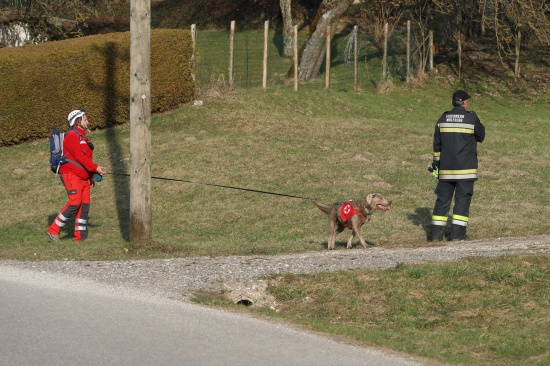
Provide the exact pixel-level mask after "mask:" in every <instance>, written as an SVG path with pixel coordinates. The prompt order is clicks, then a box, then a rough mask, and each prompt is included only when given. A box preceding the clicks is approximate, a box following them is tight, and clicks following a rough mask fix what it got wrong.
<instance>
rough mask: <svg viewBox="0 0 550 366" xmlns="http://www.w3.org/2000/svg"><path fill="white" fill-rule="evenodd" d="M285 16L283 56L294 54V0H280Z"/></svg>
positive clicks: (282, 12)
mask: <svg viewBox="0 0 550 366" xmlns="http://www.w3.org/2000/svg"><path fill="white" fill-rule="evenodd" d="M280 4H281V14H282V16H283V55H284V56H289V57H290V56H292V55H293V53H294V24H292V0H280Z"/></svg>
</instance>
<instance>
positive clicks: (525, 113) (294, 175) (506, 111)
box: [0, 81, 550, 259]
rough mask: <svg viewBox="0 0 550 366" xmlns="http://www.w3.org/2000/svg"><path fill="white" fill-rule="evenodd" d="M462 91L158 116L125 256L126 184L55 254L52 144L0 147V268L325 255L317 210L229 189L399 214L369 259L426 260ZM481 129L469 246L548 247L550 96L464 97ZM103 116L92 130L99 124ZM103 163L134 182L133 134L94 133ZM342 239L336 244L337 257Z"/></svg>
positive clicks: (236, 102) (286, 99)
mask: <svg viewBox="0 0 550 366" xmlns="http://www.w3.org/2000/svg"><path fill="white" fill-rule="evenodd" d="M456 87H459V86H458V85H457V86H451V85H446V84H442V83H439V82H437V81H433V82H429V83H426V84H421V85H396V86H395V87H394V90H393V91H392V92H391V93H384V94H379V93H365V94H354V93H344V92H335V91H324V90H301V91H299V92H293V91H291V90H286V89H276V90H271V89H270V90H267V91H262V90H259V89H255V88H253V89H246V90H242V89H239V90H237V91H234V92H228V93H226V94H223V95H220V96H218V97H215V98H206V99H205V103H204V105H203V106H202V107H190V106H186V107H183V108H181V109H179V110H175V111H173V112H170V113H166V114H163V115H158V116H154V117H153V121H152V144H153V153H152V154H153V155H152V173H153V176H158V177H165V178H173V179H182V180H188V181H192V182H196V183H198V184H190V183H183V182H171V181H163V180H153V182H152V191H153V192H152V204H153V238H154V240H155V243H153V244H152V245H151V246H150V247H147V248H132V246H131V245H130V243H129V240H128V239H129V226H128V222H129V219H128V214H129V198H130V195H129V180H128V178H127V177H125V176H117V175H108V176H107V177H106V178H105V179H104V180H103V181H102V182H101V183H99V184H98V186H97V187H96V188H94V189H93V194H92V196H93V197H92V208H91V213H90V236H91V237H92V238H94V239H95V240H94V241H90V242H89V243H87V244H84V245H73V243H72V242H71V241H70V240H68V239H70V236H71V235H72V234H71V233H70V232H66V233H63V234H62V239H63V240H62V241H61V243H60V244H56V245H51V244H50V243H49V242H47V240H46V237H45V234H44V230H45V228H46V227H47V225H48V224H49V222H51V220H52V219H53V218H54V216H55V215H56V214H57V211H58V210H59V209H60V208H61V207H62V205H63V204H64V203H65V200H66V196H65V192H64V190H63V188H62V185H61V183H60V181H59V179H58V178H57V177H56V176H55V175H54V174H52V173H51V172H50V171H49V168H48V157H49V155H48V154H49V152H48V142H47V141H46V140H38V141H34V142H32V143H25V144H21V145H19V146H13V147H2V148H0V160H1V161H2V165H1V167H0V180H1V181H2V184H3V186H2V188H3V192H2V195H1V196H0V204H1V205H2V207H3V209H2V212H1V214H0V229H1V231H0V232H1V234H0V242H1V244H0V258H16V259H64V258H71V259H120V258H136V257H141V256H146V257H165V256H196V255H212V256H220V255H231V254H239V255H240V254H243V255H247V254H257V253H265V254H275V253H296V252H305V251H320V250H324V248H325V246H326V230H327V229H326V218H325V216H324V214H323V213H321V212H320V211H318V210H317V209H316V208H315V207H314V206H313V205H312V204H311V202H310V201H308V200H301V199H295V198H289V197H284V196H277V195H266V194H258V193H252V192H246V191H240V190H233V189H223V188H219V187H213V186H208V185H206V184H217V185H228V186H233V187H243V188H247V189H257V190H263V191H270V192H275V193H280V194H288V195H294V196H302V197H309V198H314V199H316V200H319V201H320V202H323V203H332V202H336V201H341V200H347V199H353V198H359V197H361V196H363V195H366V194H368V193H370V192H374V191H376V192H379V193H382V194H384V195H386V196H387V197H388V198H389V199H391V200H393V202H394V203H393V209H392V211H390V212H387V213H377V214H376V215H375V216H374V218H373V220H372V221H371V222H370V223H369V224H368V225H367V226H366V227H365V228H364V234H365V237H366V240H367V241H368V242H369V244H370V245H374V246H382V247H416V246H424V245H426V241H425V237H426V233H425V229H426V227H427V225H429V221H430V217H431V209H432V206H433V202H434V199H435V195H434V193H433V189H434V187H435V184H436V181H435V180H434V179H433V178H432V177H431V176H430V175H429V173H428V172H427V171H426V168H427V166H428V164H429V163H430V162H431V159H432V157H431V154H432V134H433V126H434V124H435V121H436V120H437V118H438V117H439V116H440V114H441V113H442V111H444V110H445V109H448V108H449V95H450V94H451V93H452V90H453V89H454V88H456ZM469 92H470V93H472V94H473V95H474V98H472V100H471V108H472V109H474V110H476V111H477V113H478V114H479V116H480V117H481V120H482V122H483V123H484V124H485V126H486V129H487V138H486V141H485V142H484V143H482V144H481V145H480V146H479V160H480V180H479V182H478V183H477V184H476V187H475V195H474V199H473V203H472V209H471V220H470V226H469V228H468V234H469V235H470V237H471V238H472V239H483V238H495V237H508V236H532V235H542V234H548V233H549V232H550V223H549V221H548V220H545V219H544V218H545V217H548V214H549V213H550V205H549V203H548V196H549V193H550V190H549V187H548V183H547V182H548V181H549V178H550V170H548V169H545V167H546V166H547V163H546V162H548V161H549V158H550V149H548V146H550V131H549V130H550V124H549V123H548V121H549V120H548V118H549V117H548V114H547V105H548V104H549V97H548V93H546V94H540V95H539V96H538V99H533V98H522V97H521V96H518V95H514V94H512V93H508V94H506V95H505V96H496V97H495V96H493V94H492V93H491V92H489V91H485V90H476V89H474V90H469ZM93 119H94V116H93V115H92V116H90V120H91V121H92V124H93ZM91 138H92V140H93V142H94V144H95V145H96V152H95V160H96V161H97V162H99V163H101V164H103V165H105V166H107V169H108V171H109V172H113V173H127V172H128V169H129V127H128V126H119V127H116V128H113V129H109V130H105V131H95V132H94V133H93V134H92V135H91ZM345 239H346V238H345V237H344V236H342V237H339V238H338V240H339V241H338V246H337V249H342V248H343V246H344V244H345Z"/></svg>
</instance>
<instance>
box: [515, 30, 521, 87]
mask: <svg viewBox="0 0 550 366" xmlns="http://www.w3.org/2000/svg"><path fill="white" fill-rule="evenodd" d="M520 46H521V31H520V30H518V35H517V37H516V65H515V67H514V78H515V79H517V78H519V49H520Z"/></svg>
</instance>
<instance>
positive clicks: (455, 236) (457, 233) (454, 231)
mask: <svg viewBox="0 0 550 366" xmlns="http://www.w3.org/2000/svg"><path fill="white" fill-rule="evenodd" d="M449 240H466V226H462V225H451V237H450V239H449Z"/></svg>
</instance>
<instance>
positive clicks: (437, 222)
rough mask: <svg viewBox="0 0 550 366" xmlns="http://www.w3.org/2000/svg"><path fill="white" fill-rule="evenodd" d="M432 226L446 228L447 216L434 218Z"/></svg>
mask: <svg viewBox="0 0 550 366" xmlns="http://www.w3.org/2000/svg"><path fill="white" fill-rule="evenodd" d="M432 225H436V226H446V225H447V216H437V215H433V216H432Z"/></svg>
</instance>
